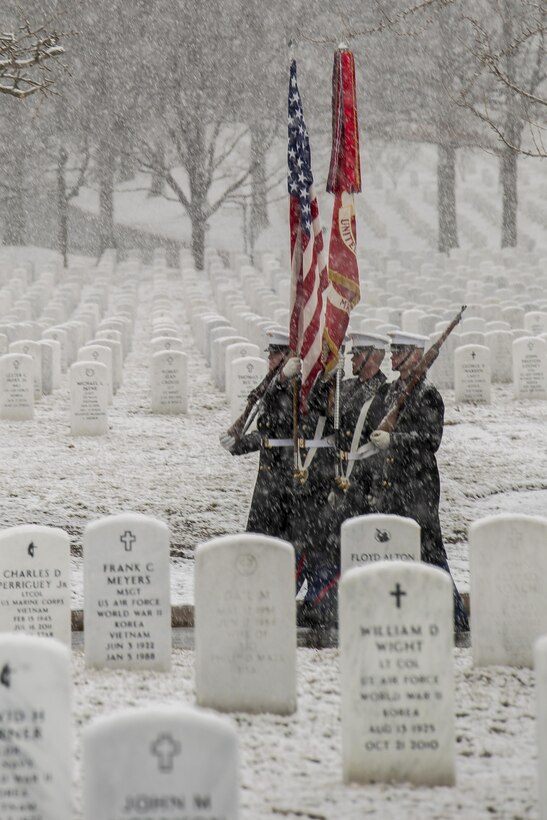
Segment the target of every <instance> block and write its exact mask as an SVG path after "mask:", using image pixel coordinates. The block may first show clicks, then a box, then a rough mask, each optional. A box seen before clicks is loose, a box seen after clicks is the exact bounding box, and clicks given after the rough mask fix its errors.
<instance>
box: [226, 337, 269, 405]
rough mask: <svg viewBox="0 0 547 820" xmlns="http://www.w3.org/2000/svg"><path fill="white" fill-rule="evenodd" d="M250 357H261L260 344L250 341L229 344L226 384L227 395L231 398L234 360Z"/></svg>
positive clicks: (227, 349)
mask: <svg viewBox="0 0 547 820" xmlns="http://www.w3.org/2000/svg"><path fill="white" fill-rule="evenodd" d="M248 357H252V358H257V359H259V358H260V348H259V347H258V345H255V344H252V343H251V342H249V341H244V342H235V343H234V344H233V345H228V347H227V348H226V352H225V354H224V384H225V387H226V397H227V398H228V399H229V398H230V387H231V385H230V382H231V379H230V373H231V372H232V362H234V361H235V360H236V359H245V358H248Z"/></svg>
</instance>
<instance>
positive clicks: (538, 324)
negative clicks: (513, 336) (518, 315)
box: [524, 310, 547, 336]
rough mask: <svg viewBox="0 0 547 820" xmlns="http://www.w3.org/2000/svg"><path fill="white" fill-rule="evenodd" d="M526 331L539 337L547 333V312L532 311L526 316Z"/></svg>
mask: <svg viewBox="0 0 547 820" xmlns="http://www.w3.org/2000/svg"><path fill="white" fill-rule="evenodd" d="M524 329H525V330H529V331H530V335H532V336H537V335H539V334H540V333H545V332H546V331H547V312H545V311H541V310H531V311H530V312H529V313H526V314H525V316H524Z"/></svg>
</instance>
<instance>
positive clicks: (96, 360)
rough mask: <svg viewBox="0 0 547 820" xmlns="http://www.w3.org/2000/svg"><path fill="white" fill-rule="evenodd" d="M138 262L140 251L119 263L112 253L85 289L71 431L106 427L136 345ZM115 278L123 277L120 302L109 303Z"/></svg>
mask: <svg viewBox="0 0 547 820" xmlns="http://www.w3.org/2000/svg"><path fill="white" fill-rule="evenodd" d="M139 266H140V260H139V259H138V258H137V257H132V258H130V259H128V260H127V262H126V263H125V265H123V266H122V265H119V266H116V264H115V258H114V257H113V256H108V257H107V258H106V259H104V260H103V262H102V266H100V267H99V271H98V272H97V276H96V278H95V281H94V287H93V289H92V290H91V292H88V293H87V294H86V295H85V299H84V301H83V305H82V307H81V308H80V310H81V311H82V310H83V315H84V317H85V315H86V314H87V315H88V316H89V317H90V318H91V321H89V324H88V331H89V335H88V334H85V336H84V340H83V345H82V346H81V347H79V348H78V350H77V356H76V359H77V360H76V362H75V363H73V364H72V365H71V366H70V396H71V432H72V434H73V435H105V434H106V433H107V432H108V407H109V405H110V404H112V401H113V397H114V396H115V395H116V393H117V392H118V390H119V389H120V387H121V385H122V382H123V365H124V361H125V359H126V357H127V355H128V353H129V352H130V350H131V346H132V336H133V328H134V321H135V313H136V304H137V286H138V279H137V276H138V271H139ZM114 278H116V279H118V280H119V287H118V296H117V302H116V304H111V298H110V294H111V288H110V283H111V282H112V280H113V279H114ZM93 308H95V310H93ZM93 314H95V317H96V319H97V321H96V322H94V321H93Z"/></svg>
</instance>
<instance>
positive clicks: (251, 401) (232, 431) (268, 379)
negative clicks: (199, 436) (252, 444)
mask: <svg viewBox="0 0 547 820" xmlns="http://www.w3.org/2000/svg"><path fill="white" fill-rule="evenodd" d="M290 355H291V352H290V351H289V352H288V353H286V354H285V355H284V356H283V358H282V359H281V361H280V362H279V364H277V365H276V366H275V367H274V368H272V370H268V372H267V373H266V375H265V376H264V378H263V379H262V381H261V382H260V384H257V386H256V387H255V388H254V389H253V390H251V392H250V393H249V395H248V396H247V403H246V405H245V407H244V409H243V412H242V413H241V415H240V416H238V417H237V419H236V420H235V421H234V423H233V424H232V426H231V427H230V428H229V429H228V430H227V433H228V435H229V436H233V437H234V438H235V439H238V440H239V439H240V438H241V436H242V435H243V433H244V432H245V429H246V422H247V420H248V418H249V416H250V415H251V412H252V409H253V407H254V406H255V405H257V403H258V402H259V401H260V399H261V398H262V396H264V394H265V393H266V391H267V390H268V388H269V386H270V384H271V383H272V382H273V380H274V379H275V377H276V376H277V374H278V373H279V372H280V370H281V368H282V367H283V365H284V364H286V362H287V359H288V358H289V356H290ZM257 409H258V407H257Z"/></svg>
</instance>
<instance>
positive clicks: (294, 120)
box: [288, 60, 328, 409]
mask: <svg viewBox="0 0 547 820" xmlns="http://www.w3.org/2000/svg"><path fill="white" fill-rule="evenodd" d="M288 137H289V142H288V189H289V225H290V242H291V304H290V344H291V350H293V351H294V353H296V355H297V356H299V357H300V358H301V359H302V388H301V407H302V409H305V407H306V399H307V396H308V395H309V392H310V390H311V388H312V386H313V383H314V381H315V379H316V377H317V375H318V373H320V372H321V370H322V369H323V364H322V345H323V330H324V325H325V311H324V305H323V292H324V291H325V289H326V287H327V285H328V271H327V263H326V257H325V251H324V246H323V234H322V231H321V220H320V218H319V205H318V202H317V197H316V196H315V192H314V187H313V174H312V168H311V150H310V141H309V136H308V131H307V129H306V125H305V123H304V111H303V108H302V100H301V98H300V93H299V91H298V82H297V76H296V62H295V61H294V60H293V61H292V63H291V70H290V80H289V117H288Z"/></svg>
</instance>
